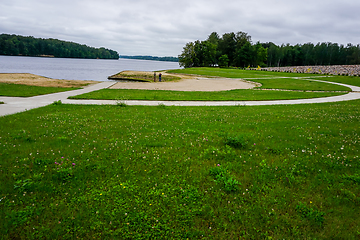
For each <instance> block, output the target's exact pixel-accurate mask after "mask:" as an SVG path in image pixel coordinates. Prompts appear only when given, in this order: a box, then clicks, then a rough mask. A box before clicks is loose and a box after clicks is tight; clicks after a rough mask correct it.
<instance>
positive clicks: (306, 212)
mask: <svg viewBox="0 0 360 240" xmlns="http://www.w3.org/2000/svg"><path fill="white" fill-rule="evenodd" d="M296 211H297V212H298V213H299V214H300V215H301V217H303V218H305V219H308V220H310V221H312V222H313V223H315V224H317V225H318V226H322V225H323V223H324V216H325V213H323V212H321V211H319V210H316V209H314V208H312V207H308V206H307V205H305V204H304V203H302V202H300V203H299V204H298V205H297V206H296Z"/></svg>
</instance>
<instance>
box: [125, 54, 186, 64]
mask: <svg viewBox="0 0 360 240" xmlns="http://www.w3.org/2000/svg"><path fill="white" fill-rule="evenodd" d="M120 58H125V59H140V60H151V61H162V62H178V61H179V58H177V57H155V56H126V55H121V56H120Z"/></svg>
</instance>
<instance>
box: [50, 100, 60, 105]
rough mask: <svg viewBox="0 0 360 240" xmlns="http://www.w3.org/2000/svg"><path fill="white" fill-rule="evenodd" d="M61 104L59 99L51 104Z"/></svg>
mask: <svg viewBox="0 0 360 240" xmlns="http://www.w3.org/2000/svg"><path fill="white" fill-rule="evenodd" d="M61 104H62V102H61V100H59V101H54V102H53V104H52V105H61Z"/></svg>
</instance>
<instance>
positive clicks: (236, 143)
mask: <svg viewBox="0 0 360 240" xmlns="http://www.w3.org/2000/svg"><path fill="white" fill-rule="evenodd" d="M225 144H226V145H228V146H230V147H233V148H236V149H244V148H246V146H247V145H248V140H247V139H245V137H244V136H236V137H231V136H230V137H226V138H225Z"/></svg>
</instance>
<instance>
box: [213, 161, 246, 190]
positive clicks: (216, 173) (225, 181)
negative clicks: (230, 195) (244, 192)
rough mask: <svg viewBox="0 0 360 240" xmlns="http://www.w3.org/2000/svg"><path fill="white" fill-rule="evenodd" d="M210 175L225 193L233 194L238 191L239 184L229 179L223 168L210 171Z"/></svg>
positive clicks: (231, 178)
mask: <svg viewBox="0 0 360 240" xmlns="http://www.w3.org/2000/svg"><path fill="white" fill-rule="evenodd" d="M210 175H211V176H212V177H214V179H215V181H216V182H217V183H219V184H221V185H223V188H224V190H225V191H226V192H235V191H237V190H238V189H239V185H240V183H239V182H238V181H237V180H236V179H234V178H233V177H231V176H230V175H229V174H228V173H227V172H226V170H225V169H224V168H222V167H220V166H218V167H214V168H211V169H210Z"/></svg>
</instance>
